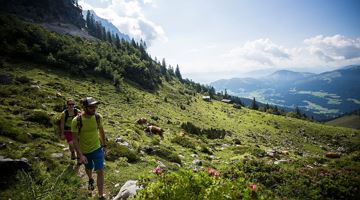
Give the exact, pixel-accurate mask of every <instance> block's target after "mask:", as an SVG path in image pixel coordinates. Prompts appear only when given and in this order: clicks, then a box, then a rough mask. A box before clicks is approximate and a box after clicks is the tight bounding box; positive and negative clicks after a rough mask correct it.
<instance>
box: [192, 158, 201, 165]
mask: <svg viewBox="0 0 360 200" xmlns="http://www.w3.org/2000/svg"><path fill="white" fill-rule="evenodd" d="M191 163H192V164H193V165H197V166H201V165H202V162H201V160H199V159H196V160H193V161H192V162H191Z"/></svg>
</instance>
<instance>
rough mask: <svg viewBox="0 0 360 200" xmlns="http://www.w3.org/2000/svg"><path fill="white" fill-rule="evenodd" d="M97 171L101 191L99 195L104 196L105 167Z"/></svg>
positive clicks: (98, 185) (97, 180)
mask: <svg viewBox="0 0 360 200" xmlns="http://www.w3.org/2000/svg"><path fill="white" fill-rule="evenodd" d="M96 173H97V178H96V182H97V187H98V191H99V197H102V196H103V193H104V170H103V169H101V170H97V171H96Z"/></svg>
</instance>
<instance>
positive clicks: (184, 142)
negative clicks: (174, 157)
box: [171, 136, 195, 149]
mask: <svg viewBox="0 0 360 200" xmlns="http://www.w3.org/2000/svg"><path fill="white" fill-rule="evenodd" d="M171 142H172V143H176V144H179V145H180V146H182V147H185V148H191V149H195V145H194V143H193V142H191V141H190V138H188V137H181V136H176V137H174V138H173V139H172V140H171Z"/></svg>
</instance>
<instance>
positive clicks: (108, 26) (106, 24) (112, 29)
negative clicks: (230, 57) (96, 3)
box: [82, 10, 131, 42]
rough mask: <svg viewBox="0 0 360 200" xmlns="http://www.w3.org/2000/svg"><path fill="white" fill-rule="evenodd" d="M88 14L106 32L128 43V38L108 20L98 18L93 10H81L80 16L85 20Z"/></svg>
mask: <svg viewBox="0 0 360 200" xmlns="http://www.w3.org/2000/svg"><path fill="white" fill-rule="evenodd" d="M88 11H89V12H90V14H92V15H93V16H94V19H95V21H97V22H100V23H101V25H103V26H104V27H105V29H106V31H110V32H111V33H112V34H114V35H115V34H118V36H119V38H120V39H124V40H126V41H129V42H130V40H131V39H130V37H129V36H128V35H126V34H125V33H122V32H121V31H120V30H119V29H118V28H117V27H116V26H115V25H114V24H112V23H111V22H110V21H109V20H107V19H104V18H101V17H99V16H98V15H97V14H96V13H95V11H94V10H83V11H82V15H83V17H84V19H85V20H86V15H87V12H88Z"/></svg>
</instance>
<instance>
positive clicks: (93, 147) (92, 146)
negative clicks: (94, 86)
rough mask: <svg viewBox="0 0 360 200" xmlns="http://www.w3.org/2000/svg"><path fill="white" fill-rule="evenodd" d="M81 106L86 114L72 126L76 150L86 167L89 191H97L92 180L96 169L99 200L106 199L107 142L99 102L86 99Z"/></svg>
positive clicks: (79, 116)
mask: <svg viewBox="0 0 360 200" xmlns="http://www.w3.org/2000/svg"><path fill="white" fill-rule="evenodd" d="M81 104H82V106H83V110H84V112H82V113H81V114H80V115H78V116H77V117H75V118H74V119H73V121H72V124H71V131H72V133H73V136H74V144H75V149H76V152H77V155H78V156H79V159H80V163H83V164H84V165H85V171H86V174H87V176H88V178H89V185H88V189H89V190H94V189H95V188H94V179H93V178H92V170H93V169H94V170H95V171H96V173H97V187H98V192H99V199H105V197H104V196H103V192H104V191H103V188H104V155H105V152H106V141H105V131H104V128H103V125H102V124H103V123H102V121H103V119H102V116H101V115H100V114H98V113H96V108H97V105H98V104H99V102H98V101H96V100H95V99H94V98H92V97H86V98H84V99H83V100H82V101H81Z"/></svg>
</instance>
